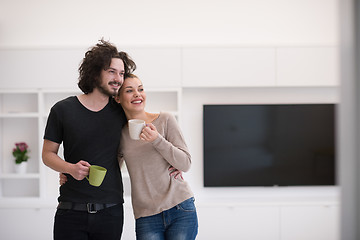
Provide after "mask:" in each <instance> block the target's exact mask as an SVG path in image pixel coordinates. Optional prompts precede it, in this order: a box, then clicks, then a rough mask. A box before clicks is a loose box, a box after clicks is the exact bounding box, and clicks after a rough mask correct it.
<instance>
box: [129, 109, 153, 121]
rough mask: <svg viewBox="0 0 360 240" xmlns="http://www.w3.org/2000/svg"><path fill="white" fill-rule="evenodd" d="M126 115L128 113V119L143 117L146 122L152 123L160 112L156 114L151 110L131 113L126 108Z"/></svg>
mask: <svg viewBox="0 0 360 240" xmlns="http://www.w3.org/2000/svg"><path fill="white" fill-rule="evenodd" d="M125 115H126V118H127V119H128V120H130V119H142V120H144V121H145V122H146V123H151V122H152V121H154V119H156V118H157V117H158V116H159V114H155V113H149V112H145V111H143V112H136V113H130V112H127V111H126V110H125Z"/></svg>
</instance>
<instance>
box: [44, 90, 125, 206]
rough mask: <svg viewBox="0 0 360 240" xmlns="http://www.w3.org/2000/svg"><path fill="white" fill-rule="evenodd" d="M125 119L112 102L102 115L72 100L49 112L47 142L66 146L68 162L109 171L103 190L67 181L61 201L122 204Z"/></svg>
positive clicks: (75, 99) (121, 110) (63, 186)
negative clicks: (121, 150) (121, 151)
mask: <svg viewBox="0 0 360 240" xmlns="http://www.w3.org/2000/svg"><path fill="white" fill-rule="evenodd" d="M125 123H126V117H125V114H124V111H123V109H122V108H121V107H120V105H118V104H116V103H115V102H114V101H113V100H112V99H110V100H109V103H108V104H107V105H106V106H105V107H104V108H103V109H102V110H100V111H98V112H93V111H91V110H89V109H87V108H86V107H85V106H83V105H82V104H81V103H80V102H79V100H78V99H77V97H75V96H72V97H68V98H66V99H64V100H61V101H59V102H58V103H56V104H55V105H54V106H53V107H52V108H51V111H50V114H49V117H48V121H47V125H46V129H45V135H44V139H47V140H50V141H53V142H56V143H59V144H61V143H63V147H64V158H65V161H67V162H70V163H77V162H79V161H80V160H85V161H87V162H89V163H90V164H91V165H93V164H94V165H99V166H102V167H105V168H106V169H107V173H106V176H105V178H104V181H103V183H102V184H101V186H100V187H94V186H91V185H90V184H89V182H88V181H87V180H86V179H83V180H82V181H78V180H75V179H74V178H73V177H72V176H70V175H67V179H68V181H67V182H66V183H65V184H64V185H62V186H61V187H60V196H59V198H58V201H64V202H78V203H123V201H124V200H123V184H122V178H121V172H120V169H119V164H118V160H117V152H118V147H119V143H120V136H121V129H122V127H123V126H124V124H125Z"/></svg>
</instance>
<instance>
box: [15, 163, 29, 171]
mask: <svg viewBox="0 0 360 240" xmlns="http://www.w3.org/2000/svg"><path fill="white" fill-rule="evenodd" d="M26 169H27V162H22V163H19V164H15V172H16V173H26Z"/></svg>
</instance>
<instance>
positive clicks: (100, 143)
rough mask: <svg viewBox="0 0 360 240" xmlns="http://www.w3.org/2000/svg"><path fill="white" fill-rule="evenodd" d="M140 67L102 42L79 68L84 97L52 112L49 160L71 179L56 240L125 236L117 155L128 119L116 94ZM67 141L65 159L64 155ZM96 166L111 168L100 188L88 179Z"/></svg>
mask: <svg viewBox="0 0 360 240" xmlns="http://www.w3.org/2000/svg"><path fill="white" fill-rule="evenodd" d="M135 69H136V65H135V63H134V62H133V61H132V60H131V59H130V58H129V57H128V55H127V54H126V53H124V52H118V51H117V48H116V47H115V46H113V45H112V44H110V43H109V42H106V41H103V40H101V41H100V43H98V44H97V45H96V46H94V47H93V48H91V49H90V50H89V51H87V52H86V54H85V57H84V59H83V61H82V63H81V65H80V67H79V74H80V76H79V83H78V86H79V88H80V89H81V90H82V91H83V93H84V94H81V95H79V96H72V97H68V98H66V99H64V100H61V101H59V102H58V103H56V104H55V105H54V106H53V107H52V109H51V111H50V114H49V118H48V122H47V125H46V129H45V134H44V145H43V151H42V158H43V162H44V164H45V165H47V166H48V167H50V168H52V169H53V170H55V171H58V172H61V173H65V174H67V179H68V181H67V183H66V184H64V185H62V186H61V187H60V196H59V198H58V201H59V205H58V208H57V211H56V214H55V221H54V239H55V240H62V239H66V240H71V239H84V240H85V239H86V240H95V239H107V240H111V239H114V240H115V239H120V238H121V234H122V228H123V219H124V217H123V186H122V180H121V172H120V169H119V165H118V160H117V151H118V147H119V143H120V137H121V129H122V127H123V125H124V124H125V123H126V117H125V115H124V112H123V110H122V108H121V107H120V106H119V105H118V104H116V103H115V102H114V100H113V96H114V95H115V94H116V93H117V91H118V90H119V88H120V86H121V85H122V83H123V81H124V76H126V75H127V74H129V73H131V72H132V71H133V70H135ZM61 143H63V146H64V159H65V161H64V160H63V159H61V158H60V157H59V156H58V150H59V146H60V144H61ZM93 164H94V165H100V166H102V167H105V168H106V169H107V173H106V176H105V178H104V180H103V183H102V184H101V185H100V186H99V187H94V186H91V185H90V184H89V183H88V181H87V180H86V179H85V177H86V176H87V175H88V173H89V167H90V166H91V165H93Z"/></svg>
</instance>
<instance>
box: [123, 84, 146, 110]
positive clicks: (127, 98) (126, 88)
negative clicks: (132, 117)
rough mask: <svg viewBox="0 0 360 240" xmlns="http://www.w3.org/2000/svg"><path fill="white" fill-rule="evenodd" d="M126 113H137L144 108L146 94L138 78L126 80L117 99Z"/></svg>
mask: <svg viewBox="0 0 360 240" xmlns="http://www.w3.org/2000/svg"><path fill="white" fill-rule="evenodd" d="M117 100H118V102H120V104H121V106H122V107H123V108H124V110H126V111H131V112H137V111H143V110H144V108H145V101H146V94H145V91H144V88H143V85H142V83H141V81H140V79H138V78H126V79H125V80H124V83H123V85H122V86H121V88H120V90H119V96H118V98H117Z"/></svg>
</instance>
